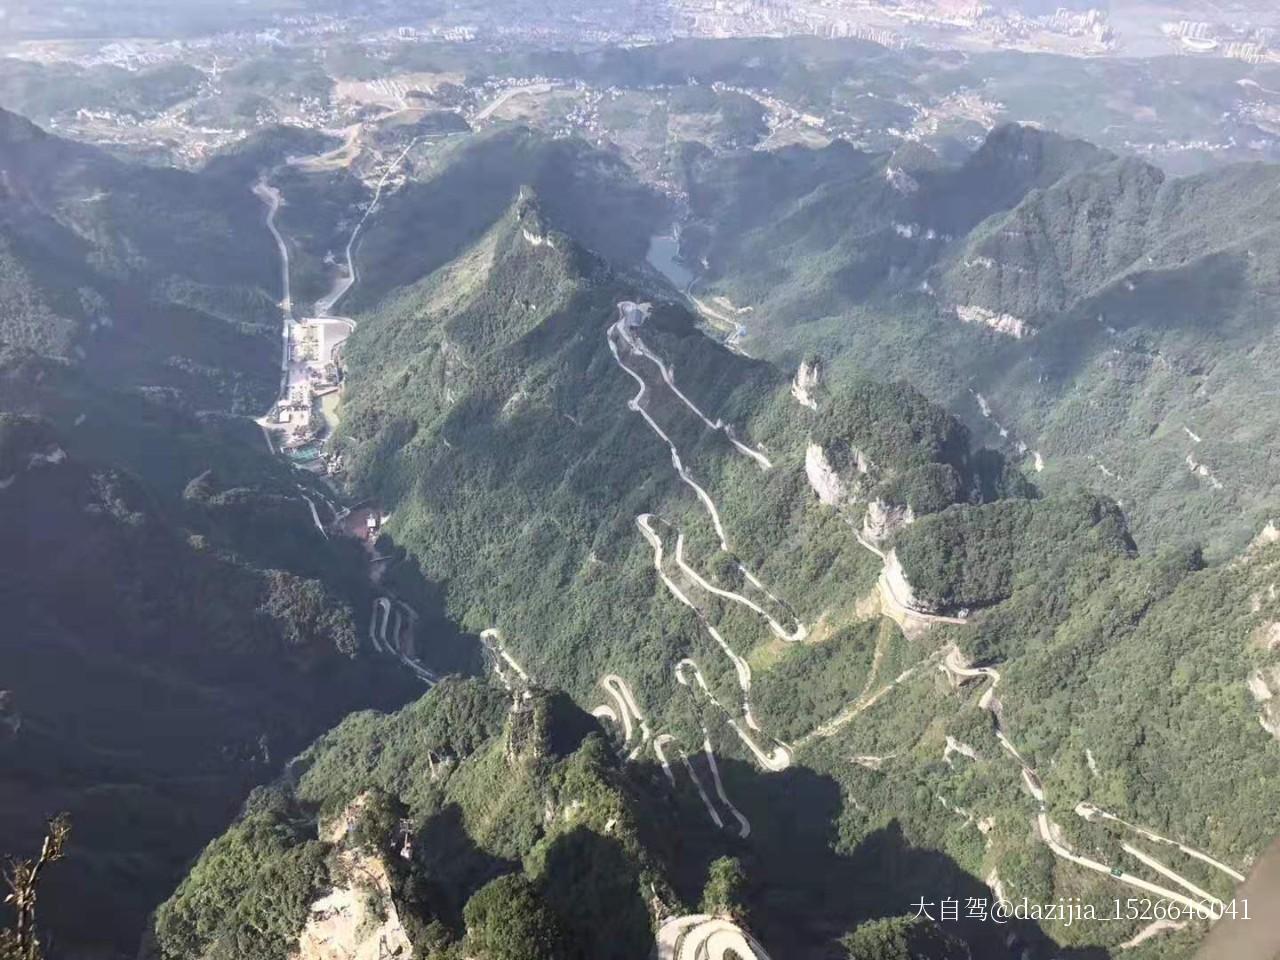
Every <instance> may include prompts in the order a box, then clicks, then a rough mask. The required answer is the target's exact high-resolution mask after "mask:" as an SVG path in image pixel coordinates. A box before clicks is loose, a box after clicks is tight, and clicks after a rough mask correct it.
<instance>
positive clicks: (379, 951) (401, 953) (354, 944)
mask: <svg viewBox="0 0 1280 960" xmlns="http://www.w3.org/2000/svg"><path fill="white" fill-rule="evenodd" d="M365 801H366V797H365V796H363V795H362V796H359V797H357V798H356V799H355V800H354V801H352V803H351V804H350V805H349V806H348V807H347V808H346V809H345V810H344V811H343V812H342V813H341V814H340V815H339V816H338V818H337V820H336V821H335V822H334V824H333V825H332V826H331V828H330V830H329V831H328V836H327V837H326V839H327V840H328V841H329V842H330V843H333V844H335V845H339V846H341V845H342V844H343V843H344V841H345V840H346V839H347V834H348V832H349V831H350V829H351V827H352V826H353V825H354V824H355V822H356V820H357V819H358V818H359V816H360V812H361V810H362V809H363V808H364V805H365ZM335 876H336V877H337V878H338V880H337V885H336V886H335V887H334V888H333V889H332V890H331V891H330V892H329V893H327V894H326V895H325V896H323V897H321V898H320V899H319V900H317V901H316V902H315V903H313V904H312V905H311V913H310V916H308V918H307V925H306V926H305V927H304V928H303V930H302V933H301V934H300V935H299V936H298V952H297V957H298V958H299V960H397V958H401V960H409V958H410V957H412V956H413V944H412V943H411V942H410V940H409V936H408V934H407V933H405V929H404V926H403V924H402V923H401V922H400V915H399V912H398V911H397V910H396V905H395V900H394V898H393V897H392V894H391V876H390V873H389V872H388V870H387V864H386V862H385V861H384V860H383V858H382V856H381V854H377V853H369V852H367V851H362V850H356V849H352V848H350V847H346V846H341V849H340V850H339V852H338V855H337V869H336V870H335Z"/></svg>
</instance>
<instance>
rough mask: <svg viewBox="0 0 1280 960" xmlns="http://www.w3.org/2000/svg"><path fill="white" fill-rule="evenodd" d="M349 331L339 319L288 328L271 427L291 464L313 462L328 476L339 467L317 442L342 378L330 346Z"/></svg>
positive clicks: (326, 429)
mask: <svg viewBox="0 0 1280 960" xmlns="http://www.w3.org/2000/svg"><path fill="white" fill-rule="evenodd" d="M349 333H350V327H349V326H347V325H346V324H344V323H343V322H341V321H326V320H307V321H303V322H301V323H293V324H290V326H289V358H288V369H289V379H288V386H287V388H286V390H285V392H284V395H283V396H282V397H281V399H280V400H279V401H278V402H277V403H276V408H275V411H274V414H273V419H274V421H275V423H274V426H275V428H276V430H277V431H279V432H281V433H282V434H283V436H281V438H280V449H281V450H282V451H283V452H284V454H285V455H286V456H288V457H289V458H290V459H291V460H294V461H296V462H302V463H316V464H317V465H318V466H322V467H323V468H324V469H325V471H326V472H328V473H334V472H337V471H338V470H340V469H341V463H340V462H339V463H335V462H334V461H335V460H336V459H337V457H336V456H327V455H325V453H324V451H323V450H322V449H321V441H322V440H323V439H324V438H325V436H327V435H328V433H329V431H330V428H331V425H330V423H329V420H328V418H327V417H326V415H325V413H324V410H323V408H322V404H323V402H324V398H325V397H328V396H330V395H336V394H337V393H338V391H339V390H340V389H341V381H342V374H341V371H340V370H339V369H338V365H337V363H336V361H335V360H334V348H335V347H337V345H338V344H340V343H341V342H342V341H343V340H344V339H346V336H347V335H348V334H349Z"/></svg>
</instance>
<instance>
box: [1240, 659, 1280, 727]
mask: <svg viewBox="0 0 1280 960" xmlns="http://www.w3.org/2000/svg"><path fill="white" fill-rule="evenodd" d="M1245 684H1246V685H1247V686H1248V688H1249V694H1250V695H1251V696H1252V697H1253V700H1254V703H1256V704H1257V705H1258V722H1259V723H1261V724H1262V729H1263V730H1265V731H1267V733H1269V734H1271V735H1272V736H1273V737H1275V738H1276V739H1277V740H1280V665H1273V666H1270V667H1262V668H1260V669H1258V670H1255V671H1253V673H1251V674H1249V677H1248V679H1247V680H1246V681H1245Z"/></svg>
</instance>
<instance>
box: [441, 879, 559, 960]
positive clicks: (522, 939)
mask: <svg viewBox="0 0 1280 960" xmlns="http://www.w3.org/2000/svg"><path fill="white" fill-rule="evenodd" d="M463 917H464V919H465V920H466V923H467V941H468V949H469V955H471V956H479V957H483V958H484V960H570V958H571V957H572V956H573V952H572V951H571V950H570V947H569V944H568V942H567V940H568V937H567V934H566V933H565V930H564V926H563V924H562V923H561V922H560V918H559V917H557V916H556V915H555V914H554V913H553V912H552V911H551V908H550V907H548V906H547V903H546V901H545V900H544V899H543V898H542V894H540V893H539V892H538V889H537V887H535V886H534V885H533V884H532V883H530V882H529V881H528V880H527V879H525V878H524V877H522V876H519V875H517V874H507V875H506V876H503V877H498V878H497V879H496V880H492V881H490V882H489V883H487V884H485V885H484V886H483V887H481V888H480V890H479V891H477V892H476V894H475V895H474V896H473V897H472V898H471V899H470V900H468V901H467V906H466V908H465V909H464V911H463Z"/></svg>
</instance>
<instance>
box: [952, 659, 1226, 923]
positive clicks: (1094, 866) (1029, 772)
mask: <svg viewBox="0 0 1280 960" xmlns="http://www.w3.org/2000/svg"><path fill="white" fill-rule="evenodd" d="M941 666H942V669H944V670H946V671H947V672H948V673H950V674H952V675H954V676H957V677H961V678H989V679H990V680H991V688H990V689H989V690H988V691H987V692H986V693H984V694H983V696H982V699H981V700H979V701H978V705H979V706H980V707H982V708H983V709H985V710H987V711H988V712H990V713H991V715H992V717H993V718H994V721H995V725H996V737H997V738H998V739H999V740H1000V743H1001V745H1002V746H1003V747H1004V748H1005V749H1006V750H1007V751H1009V753H1010V754H1011V755H1012V756H1013V757H1014V758H1015V759H1016V760H1017V761H1018V763H1019V764H1020V765H1021V768H1022V781H1023V784H1024V785H1025V786H1026V787H1027V790H1028V792H1029V793H1030V794H1031V796H1032V797H1033V798H1034V799H1035V800H1036V802H1037V803H1038V804H1039V805H1040V811H1039V813H1037V815H1036V832H1037V834H1038V835H1039V837H1040V840H1041V841H1042V842H1043V843H1044V844H1045V846H1047V847H1048V848H1049V850H1050V851H1051V852H1052V853H1053V854H1054V856H1057V857H1060V858H1061V859H1063V860H1069V861H1070V862H1072V863H1074V864H1077V865H1078V866H1081V867H1084V868H1085V869H1086V870H1092V871H1094V872H1095V873H1105V874H1107V875H1108V876H1110V877H1113V878H1114V879H1116V880H1119V881H1120V882H1121V883H1124V884H1128V885H1129V886H1131V887H1136V888H1137V889H1139V890H1142V891H1143V892H1145V893H1150V894H1153V895H1155V896H1157V897H1164V898H1165V899H1167V900H1169V901H1171V902H1174V903H1177V904H1180V905H1181V906H1184V907H1186V908H1187V909H1189V910H1192V911H1195V912H1197V913H1199V914H1201V915H1202V916H1208V911H1207V909H1206V907H1205V901H1204V900H1192V899H1191V898H1190V897H1187V896H1184V895H1183V894H1181V893H1179V892H1178V891H1176V890H1171V889H1169V888H1168V887H1162V886H1160V885H1159V884H1155V883H1151V882H1150V881H1148V880H1144V879H1142V878H1141V877H1137V876H1134V875H1133V874H1131V873H1127V872H1125V871H1123V870H1120V869H1119V868H1113V867H1112V866H1111V865H1109V864H1105V863H1100V862H1099V861H1097V860H1094V859H1092V858H1090V857H1084V856H1081V855H1079V854H1077V853H1075V852H1074V851H1072V850H1071V849H1069V848H1068V847H1067V846H1066V845H1065V844H1063V843H1062V842H1060V841H1059V840H1058V838H1057V829H1056V827H1055V825H1054V824H1053V822H1052V821H1051V820H1050V819H1049V815H1048V813H1047V811H1046V810H1045V802H1046V800H1045V790H1044V784H1043V782H1042V781H1041V779H1040V775H1039V774H1038V773H1037V772H1036V771H1035V769H1034V768H1033V767H1032V766H1031V765H1030V764H1029V763H1028V762H1027V761H1026V760H1025V759H1024V758H1023V756H1022V754H1021V753H1019V752H1018V749H1017V747H1015V746H1014V745H1013V741H1012V740H1010V739H1009V736H1008V733H1007V731H1006V730H1005V726H1004V717H1003V711H1002V709H1001V706H1000V701H999V700H998V699H996V697H995V688H996V686H997V685H999V683H1000V672H999V671H998V670H995V669H993V668H991V667H970V666H969V665H968V664H966V663H965V662H964V659H963V657H962V655H961V653H960V651H959V649H957V648H956V647H955V646H952V647H951V648H950V649H949V650H948V652H947V655H946V657H944V659H943V661H942V664H941ZM1078 809H1079V808H1077V810H1078ZM1170 842H1171V843H1172V841H1170ZM1124 849H1125V850H1126V852H1128V853H1130V855H1132V856H1135V857H1136V858H1137V859H1138V860H1140V861H1141V862H1142V863H1145V864H1146V865H1147V866H1148V867H1151V868H1152V869H1155V870H1156V871H1157V872H1158V873H1161V874H1163V875H1164V876H1167V877H1169V878H1170V879H1172V880H1174V882H1176V883H1178V884H1179V885H1180V886H1182V887H1184V888H1185V889H1187V890H1192V891H1195V892H1196V893H1197V895H1199V894H1202V893H1204V891H1203V890H1200V888H1199V887H1196V886H1195V885H1194V884H1193V883H1191V881H1190V880H1187V879H1186V878H1185V877H1182V876H1179V875H1178V874H1177V873H1175V872H1174V871H1172V870H1170V869H1168V868H1167V867H1165V866H1164V864H1158V862H1157V861H1155V860H1154V858H1152V857H1149V856H1147V855H1146V854H1143V853H1142V852H1141V851H1138V850H1137V849H1136V848H1132V847H1130V845H1128V844H1125V845H1124ZM1208 902H1209V903H1212V904H1214V905H1215V906H1220V905H1221V903H1220V901H1218V900H1217V898H1209V901H1208Z"/></svg>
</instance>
